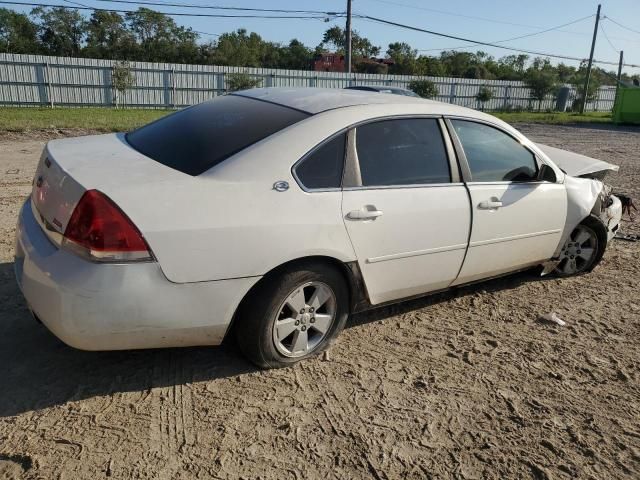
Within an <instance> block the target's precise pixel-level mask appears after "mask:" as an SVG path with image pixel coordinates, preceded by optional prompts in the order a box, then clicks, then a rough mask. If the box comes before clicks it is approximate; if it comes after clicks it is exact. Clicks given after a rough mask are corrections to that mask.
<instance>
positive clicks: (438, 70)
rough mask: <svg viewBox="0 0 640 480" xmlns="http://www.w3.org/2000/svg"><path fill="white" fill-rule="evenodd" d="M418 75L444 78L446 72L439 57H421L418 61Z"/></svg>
mask: <svg viewBox="0 0 640 480" xmlns="http://www.w3.org/2000/svg"><path fill="white" fill-rule="evenodd" d="M416 75H428V76H430V77H444V76H445V75H446V70H445V67H444V65H443V64H442V62H441V61H440V59H439V58H438V57H429V56H426V55H421V56H419V57H418V59H417V60H416Z"/></svg>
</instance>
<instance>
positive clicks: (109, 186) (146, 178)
mask: <svg viewBox="0 0 640 480" xmlns="http://www.w3.org/2000/svg"><path fill="white" fill-rule="evenodd" d="M185 177H187V176H186V175H184V174H181V173H180V172H177V171H176V170H172V169H170V168H168V167H165V166H164V165H161V164H159V163H157V162H155V161H153V160H152V159H150V158H148V157H145V156H144V155H142V154H140V153H138V152H137V151H136V150H134V149H132V148H131V147H129V145H128V144H127V143H126V140H125V137H124V134H108V135H94V136H86V137H78V138H69V139H62V140H53V141H51V142H49V143H48V144H47V146H46V147H45V149H44V151H43V153H42V156H41V158H40V161H39V163H38V167H37V169H36V174H35V176H34V180H33V188H32V193H31V201H32V206H33V207H34V208H35V210H36V212H35V213H36V215H37V216H38V217H39V218H38V219H39V221H40V222H41V224H43V225H45V226H46V228H47V229H48V230H49V231H53V232H57V233H60V234H62V233H64V231H65V229H66V227H67V224H68V222H69V220H70V218H71V215H72V213H73V211H74V209H75V207H76V205H77V204H78V201H79V200H80V198H81V197H82V195H83V194H84V192H85V191H87V190H90V189H96V190H100V191H101V192H103V193H105V194H106V195H107V196H109V197H111V198H112V200H114V201H115V202H116V204H118V203H119V202H118V198H117V197H118V196H119V195H118V192H122V191H126V190H127V189H130V188H143V187H144V185H145V184H149V183H157V182H166V181H169V180H172V179H175V178H180V179H184V178H185ZM187 178H188V177H187ZM125 210H126V209H125ZM134 222H135V220H134Z"/></svg>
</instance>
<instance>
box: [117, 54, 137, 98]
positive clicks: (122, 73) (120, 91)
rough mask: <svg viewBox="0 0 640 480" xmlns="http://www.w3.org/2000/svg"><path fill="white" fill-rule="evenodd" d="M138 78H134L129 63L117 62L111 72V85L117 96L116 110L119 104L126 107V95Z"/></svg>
mask: <svg viewBox="0 0 640 480" xmlns="http://www.w3.org/2000/svg"><path fill="white" fill-rule="evenodd" d="M135 81H136V78H135V77H134V76H133V72H132V71H131V66H130V65H129V62H127V61H121V62H116V63H114V64H113V67H112V70H111V85H112V86H113V89H114V90H115V94H116V102H115V103H116V108H118V104H119V105H120V106H122V105H124V102H123V100H124V94H125V92H126V91H127V90H128V89H130V88H131V87H132V86H133V84H134V83H135Z"/></svg>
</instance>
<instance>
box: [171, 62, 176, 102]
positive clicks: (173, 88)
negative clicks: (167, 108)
mask: <svg viewBox="0 0 640 480" xmlns="http://www.w3.org/2000/svg"><path fill="white" fill-rule="evenodd" d="M171 105H172V106H173V108H176V69H175V68H172V69H171Z"/></svg>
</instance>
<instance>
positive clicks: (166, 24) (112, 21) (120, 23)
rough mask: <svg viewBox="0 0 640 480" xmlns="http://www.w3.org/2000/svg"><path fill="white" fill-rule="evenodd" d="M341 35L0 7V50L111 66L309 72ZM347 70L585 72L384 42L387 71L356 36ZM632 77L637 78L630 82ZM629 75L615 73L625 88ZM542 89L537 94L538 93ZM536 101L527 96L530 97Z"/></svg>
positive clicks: (530, 77) (535, 80)
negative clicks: (206, 36)
mask: <svg viewBox="0 0 640 480" xmlns="http://www.w3.org/2000/svg"><path fill="white" fill-rule="evenodd" d="M345 38H346V36H345V31H344V29H343V28H341V27H339V26H333V27H331V28H328V29H327V30H326V31H325V32H324V34H323V37H322V41H321V42H320V43H319V44H318V45H317V46H316V47H315V48H309V47H307V46H306V45H304V44H303V43H302V42H300V41H299V40H297V39H293V40H291V41H290V42H289V43H288V44H280V43H277V42H271V41H267V40H265V39H263V38H262V37H261V36H260V35H258V34H257V33H255V32H248V31H247V30H245V29H238V30H236V31H233V32H227V33H223V34H222V35H220V36H219V37H218V38H217V39H216V40H213V41H211V40H210V41H205V42H202V41H199V40H200V39H201V37H200V35H199V34H198V33H197V32H194V31H193V30H191V29H190V28H185V27H182V26H179V25H177V24H176V22H175V20H174V19H173V18H172V17H169V16H167V15H164V14H162V13H159V12H156V11H154V10H151V9H148V8H139V9H137V10H135V11H130V12H127V13H126V14H120V13H117V12H114V11H93V12H92V13H91V15H90V16H85V15H84V14H82V13H79V11H77V10H72V9H67V8H56V7H38V8H34V9H33V10H32V11H31V13H30V15H25V14H22V13H17V12H15V11H12V10H9V9H6V8H0V52H7V53H32V54H45V55H58V56H75V57H86V58H103V59H111V60H129V61H135V60H137V61H148V62H171V63H194V64H208V65H211V64H216V65H230V66H246V67H265V68H288V69H309V68H311V64H312V61H313V58H314V56H315V55H317V54H319V53H322V52H323V51H326V50H333V51H337V52H338V53H344V49H345ZM352 50H353V67H354V70H355V71H359V72H366V73H395V74H405V75H419V76H423V75H426V76H449V77H461V78H476V79H501V80H514V81H515V80H527V81H528V82H529V83H530V84H531V85H534V84H535V85H536V89H538V87H537V86H544V85H545V84H548V83H549V82H550V80H551V78H555V81H554V82H553V83H556V84H573V85H575V86H576V87H578V90H580V93H579V97H581V96H582V93H581V90H582V84H583V83H584V72H585V67H584V66H581V67H580V68H579V69H576V68H574V67H571V66H568V65H564V64H558V65H551V64H550V63H549V61H547V60H544V59H540V58H534V59H532V58H530V57H529V56H528V55H522V54H520V55H507V56H504V57H502V58H499V59H495V58H493V57H492V56H491V55H488V54H487V53H485V52H482V51H478V52H475V53H473V52H464V51H457V50H450V51H443V52H441V53H440V54H439V55H437V56H429V55H420V54H419V52H418V51H417V50H415V49H414V48H412V46H411V45H410V44H408V43H405V42H392V43H390V44H389V45H388V48H387V50H386V52H385V53H386V57H387V58H388V59H389V60H392V62H389V67H387V66H386V64H383V63H381V62H375V61H365V59H370V58H371V57H378V56H379V55H380V54H381V49H380V47H378V46H376V45H375V44H374V43H373V41H372V40H370V39H368V38H366V37H363V36H362V35H360V34H359V33H358V32H357V31H354V32H353V35H352ZM634 77H635V78H639V76H638V74H636V75H635V76H634ZM634 77H631V76H629V75H627V74H623V76H622V79H623V81H625V82H627V83H631V81H632V80H633V78H634ZM614 78H615V72H613V71H611V72H606V71H604V70H601V69H600V68H597V67H595V68H594V69H593V72H592V79H593V81H592V82H591V85H592V86H591V87H590V88H589V92H588V93H587V100H588V101H589V102H590V101H593V99H594V97H595V94H596V91H597V85H615V80H614ZM542 90H545V88H542ZM533 98H534V99H536V98H535V97H533Z"/></svg>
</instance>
